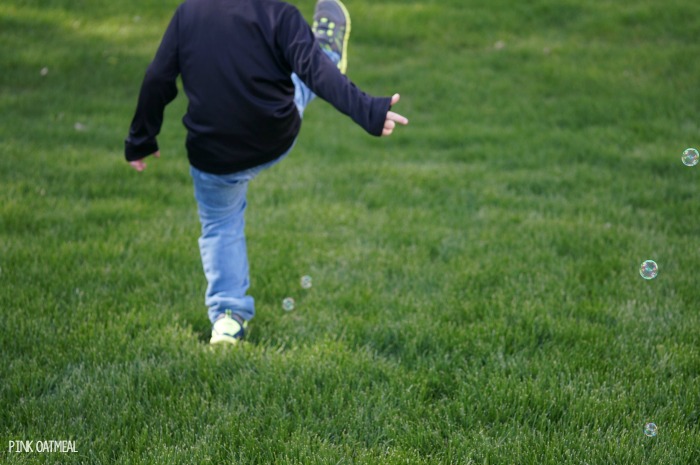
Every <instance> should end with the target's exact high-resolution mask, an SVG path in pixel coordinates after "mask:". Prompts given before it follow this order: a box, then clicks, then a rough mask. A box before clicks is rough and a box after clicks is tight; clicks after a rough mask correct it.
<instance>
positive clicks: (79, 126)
mask: <svg viewBox="0 0 700 465" xmlns="http://www.w3.org/2000/svg"><path fill="white" fill-rule="evenodd" d="M73 129H75V130H76V131H79V132H82V131H85V130H86V129H87V127H86V126H85V125H84V124H83V123H80V122H78V123H75V124H74V125H73Z"/></svg>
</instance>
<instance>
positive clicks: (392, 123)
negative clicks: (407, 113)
mask: <svg viewBox="0 0 700 465" xmlns="http://www.w3.org/2000/svg"><path fill="white" fill-rule="evenodd" d="M400 98H401V96H400V95H399V94H394V96H393V97H391V105H392V106H394V105H396V104H397V103H398V102H399V99H400ZM396 123H399V124H403V125H404V126H406V125H407V124H408V120H407V119H406V118H405V117H403V116H401V115H399V114H398V113H394V112H393V111H389V112H387V114H386V120H385V121H384V129H383V130H382V136H390V135H391V133H392V132H394V128H395V127H396Z"/></svg>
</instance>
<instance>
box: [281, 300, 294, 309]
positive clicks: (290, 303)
mask: <svg viewBox="0 0 700 465" xmlns="http://www.w3.org/2000/svg"><path fill="white" fill-rule="evenodd" d="M282 308H283V309H284V311H285V312H291V311H292V310H294V299H292V298H291V297H286V298H285V299H284V300H283V301H282Z"/></svg>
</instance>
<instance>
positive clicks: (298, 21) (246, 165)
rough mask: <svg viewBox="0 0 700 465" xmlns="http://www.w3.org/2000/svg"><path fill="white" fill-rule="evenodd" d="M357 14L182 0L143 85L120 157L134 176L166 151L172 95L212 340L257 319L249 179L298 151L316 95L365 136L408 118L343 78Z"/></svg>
mask: <svg viewBox="0 0 700 465" xmlns="http://www.w3.org/2000/svg"><path fill="white" fill-rule="evenodd" d="M349 34H350V17H349V14H348V12H347V9H346V8H345V6H344V5H343V4H342V3H341V2H340V1H339V0H319V1H318V3H317V4H316V10H315V14H314V24H313V28H312V27H309V25H308V24H307V23H306V22H305V21H304V19H303V17H302V15H301V13H300V12H299V10H298V9H297V8H296V7H294V6H293V5H290V4H287V3H285V2H283V1H280V0H185V1H184V2H183V3H182V4H181V5H180V6H179V7H178V9H177V11H176V12H175V15H174V16H173V18H172V20H171V22H170V24H169V26H168V28H167V30H166V32H165V35H164V36H163V40H162V42H161V44H160V47H159V48H158V51H157V53H156V56H155V58H154V59H153V62H152V63H151V64H150V66H149V67H148V70H147V71H146V76H145V78H144V80H143V84H142V86H141V91H140V94H139V100H138V105H137V108H136V114H135V116H134V118H133V120H132V122H131V128H130V130H129V136H128V137H127V139H126V141H125V145H126V147H125V155H126V159H127V161H129V163H130V165H131V166H132V167H133V168H134V169H136V170H137V171H143V170H144V169H145V167H146V164H145V162H144V159H145V158H146V157H147V156H148V155H154V156H156V157H159V156H160V152H159V150H158V144H157V141H156V136H157V135H158V133H159V132H160V128H161V125H162V122H163V111H164V108H165V106H166V105H167V104H168V103H170V102H171V101H172V100H173V99H174V98H175V96H176V95H177V87H176V79H177V76H178V75H181V76H182V83H183V88H184V91H185V93H186V94H187V97H188V100H189V106H188V109H187V113H186V115H185V116H184V118H183V123H184V125H185V127H186V128H187V142H186V147H187V155H188V158H189V161H190V173H191V176H192V179H193V182H194V191H195V198H196V200H197V207H198V212H199V218H200V222H201V225H202V235H201V237H200V238H199V248H200V254H201V257H202V265H203V267H204V274H205V276H206V278H207V291H206V295H205V304H206V305H207V307H208V308H209V319H210V321H211V322H212V337H211V341H210V342H211V344H219V343H230V344H235V343H237V342H238V340H240V339H241V338H243V337H244V335H245V327H246V324H247V322H248V321H249V320H250V319H252V318H253V316H254V315H255V309H254V300H253V298H252V297H251V296H249V295H247V294H246V292H247V290H248V287H249V275H248V258H247V254H246V243H245V235H244V211H245V207H246V190H247V187H248V182H249V181H250V180H251V179H253V178H254V177H255V176H256V175H257V174H258V173H260V171H262V170H264V169H265V168H269V167H270V166H272V165H273V164H275V163H277V162H279V161H280V160H281V159H283V158H284V157H285V156H287V154H288V153H289V152H290V151H291V149H292V147H293V145H294V142H295V140H296V137H297V135H298V133H299V128H300V125H301V117H302V116H303V112H304V109H305V108H306V106H307V105H308V103H309V102H311V100H313V98H314V97H315V96H316V95H318V96H319V97H321V98H323V99H324V100H326V101H328V102H330V103H331V104H332V105H333V106H334V107H335V108H336V109H338V110H339V111H341V112H342V113H345V114H346V115H348V116H350V117H351V118H352V119H353V120H354V121H355V122H356V123H357V124H359V125H360V126H362V127H363V128H364V129H365V130H366V131H367V132H369V133H370V134H372V135H375V136H388V135H390V134H391V133H392V131H393V130H394V128H395V126H396V124H397V123H398V124H403V125H405V124H408V120H407V119H406V118H404V117H403V116H401V115H399V114H397V113H394V112H392V111H390V109H391V106H392V105H394V104H396V103H397V102H398V101H399V95H398V94H394V96H393V97H391V98H388V97H386V98H377V97H372V96H370V95H367V94H365V93H364V92H362V91H361V90H359V89H358V88H357V87H356V86H355V85H354V84H353V83H352V82H351V81H350V80H349V79H348V78H347V77H346V76H345V71H346V66H347V45H348V38H349Z"/></svg>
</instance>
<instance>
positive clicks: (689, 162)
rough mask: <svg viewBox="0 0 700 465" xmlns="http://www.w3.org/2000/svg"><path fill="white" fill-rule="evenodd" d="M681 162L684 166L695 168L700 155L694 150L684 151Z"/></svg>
mask: <svg viewBox="0 0 700 465" xmlns="http://www.w3.org/2000/svg"><path fill="white" fill-rule="evenodd" d="M681 160H683V164H684V165H685V166H695V165H697V164H698V160H700V153H698V151H697V150H695V149H685V151H684V152H683V156H682V157H681Z"/></svg>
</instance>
